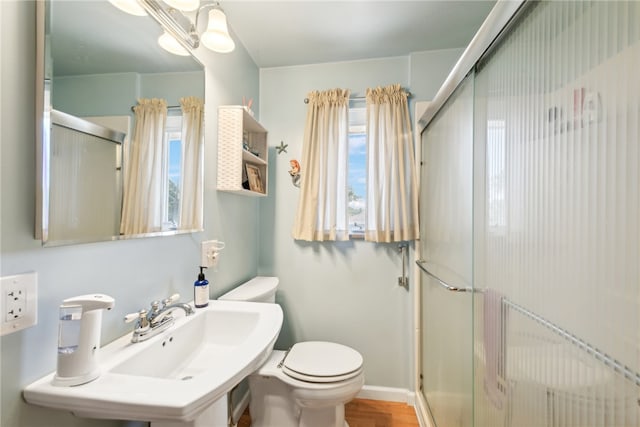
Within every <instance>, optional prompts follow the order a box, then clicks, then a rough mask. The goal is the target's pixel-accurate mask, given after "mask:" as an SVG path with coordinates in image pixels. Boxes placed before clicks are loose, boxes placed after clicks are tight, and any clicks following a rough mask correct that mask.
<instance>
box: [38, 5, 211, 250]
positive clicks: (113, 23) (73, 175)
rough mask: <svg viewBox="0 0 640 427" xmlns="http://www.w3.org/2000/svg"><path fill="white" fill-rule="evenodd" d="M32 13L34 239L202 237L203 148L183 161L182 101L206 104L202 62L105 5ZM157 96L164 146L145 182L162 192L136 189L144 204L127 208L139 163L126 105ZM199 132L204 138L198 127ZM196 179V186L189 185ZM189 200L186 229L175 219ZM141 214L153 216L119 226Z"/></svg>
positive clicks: (148, 25) (153, 25) (149, 24)
mask: <svg viewBox="0 0 640 427" xmlns="http://www.w3.org/2000/svg"><path fill="white" fill-rule="evenodd" d="M37 7H38V12H37V13H38V23H37V29H38V49H37V50H38V64H37V65H38V72H37V74H38V80H37V84H36V94H37V97H38V99H37V100H36V108H37V110H38V111H37V113H38V115H37V118H36V128H37V130H36V131H37V140H38V141H37V158H38V162H37V163H38V164H37V175H38V176H37V203H36V208H37V212H36V230H35V236H36V238H37V239H41V240H42V242H43V245H44V246H56V245H67V244H77V243H85V242H96V241H105V240H118V239H129V238H137V237H147V236H155V235H161V236H164V235H173V234H178V233H188V232H194V231H201V230H202V229H203V221H202V217H203V215H202V198H203V194H202V193H203V189H202V169H203V167H202V165H203V158H202V157H203V150H202V144H200V148H199V149H198V150H197V153H196V154H195V158H194V157H193V155H190V157H189V159H188V161H186V160H185V158H186V157H187V155H185V154H184V150H185V148H184V147H185V145H188V144H187V143H186V142H184V141H185V138H186V139H189V138H188V137H185V135H184V132H185V130H184V129H185V128H184V127H183V113H182V109H181V108H180V100H181V99H184V98H187V97H196V98H198V99H201V100H202V101H204V85H205V83H204V67H203V66H202V64H200V63H199V62H198V61H197V60H196V59H195V58H194V57H193V56H177V55H174V54H171V53H169V52H167V51H165V50H163V49H162V48H161V47H160V46H159V45H158V37H159V36H160V35H161V34H162V33H163V29H162V28H161V26H160V24H159V23H158V22H156V21H155V20H154V19H153V18H152V17H150V16H148V15H146V16H134V15H130V14H127V13H124V12H123V11H121V10H120V9H117V8H116V7H114V6H113V5H112V4H111V3H110V2H109V1H106V0H103V1H100V0H96V1H90V2H83V1H73V0H71V1H70V0H46V1H43V2H37ZM154 98H156V99H162V100H164V101H165V102H166V105H167V107H168V108H167V111H168V113H167V119H166V124H165V126H164V127H162V128H161V133H162V142H161V143H160V145H162V147H161V149H158V147H159V146H160V145H157V146H156V149H158V150H157V154H156V155H154V156H153V161H152V162H149V163H153V164H154V168H153V169H150V170H149V171H146V170H145V172H144V174H151V175H152V176H153V179H154V180H155V181H156V182H159V183H160V184H159V186H158V185H156V184H154V187H153V188H154V190H153V191H151V190H149V189H148V188H141V187H142V186H140V185H139V186H138V187H137V191H138V192H139V193H140V194H143V195H144V196H145V197H146V199H145V201H144V203H142V205H140V204H139V205H135V206H140V207H139V208H126V207H123V205H125V206H126V204H127V203H126V202H124V200H125V199H126V198H127V197H129V195H130V194H133V193H134V192H133V191H132V190H128V186H131V182H132V181H130V180H131V179H132V178H131V177H132V176H133V175H134V173H132V172H131V171H130V169H131V168H134V169H135V167H134V166H132V165H136V163H135V161H133V160H132V159H131V156H132V154H131V152H132V151H131V147H133V146H135V145H136V144H132V142H131V141H132V139H134V135H135V134H136V116H135V113H134V112H133V107H134V106H136V105H137V103H138V100H140V99H145V100H151V99H154ZM192 99H193V98H192ZM185 117H186V115H185ZM184 120H185V121H188V120H189V119H186V118H185V119H184ZM140 122H142V121H140ZM198 129H199V130H200V134H199V135H200V139H202V132H203V129H202V122H201V121H200V124H199V126H198ZM137 139H140V138H137ZM140 164H142V163H140ZM135 173H138V172H137V170H136V172H135ZM139 174H140V175H142V174H143V173H142V172H140V173H139ZM194 174H196V175H197V176H199V179H195V181H196V184H193V185H192V186H190V185H191V184H190V182H193V181H194V178H193V175H194ZM181 185H183V187H181ZM157 188H160V190H158V191H155V189H157ZM182 190H184V193H183V192H182ZM185 194H186V196H185ZM183 196H184V197H183ZM186 200H190V202H189V203H191V204H192V205H191V211H193V210H196V211H198V212H199V214H195V215H193V213H191V215H192V216H193V218H196V219H195V220H192V221H190V222H189V221H184V220H183V221H180V215H182V212H184V211H183V209H184V206H183V204H182V203H183V202H184V201H186ZM131 206H134V205H131ZM125 210H128V212H127V213H125V212H124V211H125ZM138 211H145V212H146V211H152V212H153V216H154V220H153V221H149V224H146V223H145V226H144V227H133V228H132V227H124V226H123V224H124V223H131V220H130V219H129V220H127V218H131V215H134V216H135V215H137V214H138V213H139V212H138ZM132 212H133V214H132ZM186 216H187V215H182V217H183V218H184V217H186Z"/></svg>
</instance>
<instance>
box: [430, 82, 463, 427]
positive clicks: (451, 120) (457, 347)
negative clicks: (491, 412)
mask: <svg viewBox="0 0 640 427" xmlns="http://www.w3.org/2000/svg"><path fill="white" fill-rule="evenodd" d="M472 137H473V76H468V77H467V79H466V81H465V82H464V83H463V84H462V85H461V87H459V88H458V89H457V91H456V93H455V94H454V95H453V98H452V99H451V100H450V101H449V103H448V105H447V106H446V107H444V109H443V110H441V111H440V112H439V113H438V116H437V117H436V118H435V119H434V120H433V121H432V122H431V124H430V125H429V127H428V128H427V129H426V130H425V131H424V132H423V135H422V169H421V177H420V180H421V181H420V182H421V201H420V203H421V205H420V212H421V224H420V228H421V240H420V245H421V246H420V252H421V258H422V261H421V262H420V263H419V264H420V267H421V268H422V269H423V273H422V275H421V281H420V283H421V294H422V296H421V316H422V321H421V335H422V336H421V338H422V339H421V342H422V349H421V353H422V360H421V375H422V388H421V393H422V398H424V400H425V401H426V404H427V406H428V407H429V410H430V412H431V416H432V418H433V421H434V422H435V424H436V426H437V427H469V426H471V425H472V422H473V419H472V418H473V411H472V391H473V373H472V366H473V363H472V356H471V354H472V298H473V292H471V291H470V289H471V278H472V173H473V152H472V149H473V140H472ZM446 286H449V287H457V288H459V289H461V290H462V291H460V290H458V291H455V290H451V289H450V288H449V289H448V288H447V287H446ZM464 290H467V291H464Z"/></svg>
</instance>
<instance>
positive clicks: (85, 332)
mask: <svg viewBox="0 0 640 427" xmlns="http://www.w3.org/2000/svg"><path fill="white" fill-rule="evenodd" d="M114 303H115V302H114V299H113V298H112V297H110V296H108V295H104V294H91V295H81V296H77V297H73V298H69V299H66V300H64V301H62V305H60V324H59V329H58V365H57V370H56V375H55V377H54V379H53V385H56V386H63V387H66V386H74V385H80V384H84V383H88V382H89V381H92V380H94V379H96V378H98V376H99V375H100V371H99V369H98V350H99V348H100V332H101V327H102V311H103V310H111V309H112V308H113V306H114Z"/></svg>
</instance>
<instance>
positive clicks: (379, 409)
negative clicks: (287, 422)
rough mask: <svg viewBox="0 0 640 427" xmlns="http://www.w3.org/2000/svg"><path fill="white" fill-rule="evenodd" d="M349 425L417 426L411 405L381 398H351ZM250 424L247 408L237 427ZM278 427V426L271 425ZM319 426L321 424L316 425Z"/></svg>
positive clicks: (354, 426) (346, 411) (376, 426)
mask: <svg viewBox="0 0 640 427" xmlns="http://www.w3.org/2000/svg"><path fill="white" fill-rule="evenodd" d="M345 413H346V418H347V422H348V423H349V427H419V426H420V424H418V418H417V417H416V412H415V410H414V409H413V406H409V405H407V404H406V403H398V402H386V401H382V400H369V399H353V400H352V401H351V402H349V403H347V404H346V405H345ZM249 426H251V416H250V415H249V410H248V409H247V410H246V411H245V412H244V414H243V415H242V417H240V421H239V422H238V427H249ZM271 427H279V426H271ZM318 427H321V426H318Z"/></svg>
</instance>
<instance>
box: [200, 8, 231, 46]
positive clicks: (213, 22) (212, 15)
mask: <svg viewBox="0 0 640 427" xmlns="http://www.w3.org/2000/svg"><path fill="white" fill-rule="evenodd" d="M201 41H202V44H203V45H205V46H206V47H207V48H209V49H211V50H213V51H214V52H219V53H228V52H231V51H232V50H233V49H235V47H236V44H235V43H234V42H233V39H232V38H231V36H230V35H229V30H228V28H227V17H226V16H225V14H224V12H223V11H222V10H220V9H213V10H210V11H209V22H208V23H207V31H205V32H204V33H203V34H202V38H201Z"/></svg>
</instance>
